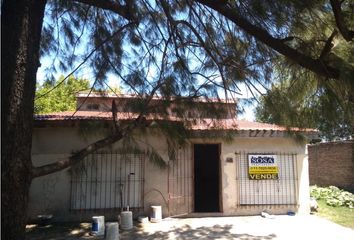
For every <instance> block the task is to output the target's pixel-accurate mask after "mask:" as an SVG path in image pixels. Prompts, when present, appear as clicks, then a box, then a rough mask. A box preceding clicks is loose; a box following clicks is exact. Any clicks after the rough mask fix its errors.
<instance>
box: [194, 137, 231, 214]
mask: <svg viewBox="0 0 354 240" xmlns="http://www.w3.org/2000/svg"><path fill="white" fill-rule="evenodd" d="M191 145H192V146H191V147H192V171H193V177H192V180H193V186H192V190H193V192H192V196H193V201H192V209H193V212H194V213H195V199H194V196H195V187H194V182H195V176H194V167H195V158H194V146H195V145H217V146H218V163H219V164H218V165H219V179H218V180H219V196H218V197H219V212H217V213H223V212H224V208H223V195H222V193H223V192H222V169H221V167H222V165H221V146H222V144H221V143H220V142H206V143H205V142H192V144H191Z"/></svg>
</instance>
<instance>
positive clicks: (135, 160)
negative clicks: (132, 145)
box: [70, 152, 145, 211]
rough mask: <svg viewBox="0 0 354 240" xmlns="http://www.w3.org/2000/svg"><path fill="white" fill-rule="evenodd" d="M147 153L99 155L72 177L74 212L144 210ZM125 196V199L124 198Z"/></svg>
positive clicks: (91, 157)
mask: <svg viewBox="0 0 354 240" xmlns="http://www.w3.org/2000/svg"><path fill="white" fill-rule="evenodd" d="M144 168H145V155H144V154H120V153H119V152H98V153H94V154H90V155H89V156H87V157H86V158H85V159H84V160H83V167H82V169H80V171H76V173H75V174H72V176H71V193H70V198H71V199H70V209H71V210H98V209H101V210H106V209H121V208H122V207H126V206H129V207H130V208H131V209H133V210H134V209H136V210H139V211H140V210H142V209H143V207H144V206H143V192H144ZM121 193H122V196H121Z"/></svg>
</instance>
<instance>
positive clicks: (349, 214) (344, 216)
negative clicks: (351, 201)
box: [315, 199, 354, 229]
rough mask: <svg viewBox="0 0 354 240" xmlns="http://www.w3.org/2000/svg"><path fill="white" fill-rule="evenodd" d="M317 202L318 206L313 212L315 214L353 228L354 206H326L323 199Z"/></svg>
mask: <svg viewBox="0 0 354 240" xmlns="http://www.w3.org/2000/svg"><path fill="white" fill-rule="evenodd" d="M317 202H318V206H319V209H318V212H317V213H315V214H316V215H317V216H320V217H323V218H326V219H328V220H330V221H332V222H335V223H338V224H340V225H342V226H344V227H348V228H351V229H354V208H348V207H332V206H328V205H327V204H326V201H325V200H323V199H321V200H317Z"/></svg>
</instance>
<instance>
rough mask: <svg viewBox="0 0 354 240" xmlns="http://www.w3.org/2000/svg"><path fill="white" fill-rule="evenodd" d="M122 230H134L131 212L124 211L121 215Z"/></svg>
mask: <svg viewBox="0 0 354 240" xmlns="http://www.w3.org/2000/svg"><path fill="white" fill-rule="evenodd" d="M120 228H121V229H123V230H129V229H132V228H133V213H132V212H131V211H124V212H121V213H120Z"/></svg>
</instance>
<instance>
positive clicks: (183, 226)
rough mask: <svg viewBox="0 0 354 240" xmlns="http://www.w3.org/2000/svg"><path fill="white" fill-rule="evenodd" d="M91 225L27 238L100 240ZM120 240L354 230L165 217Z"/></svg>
mask: <svg viewBox="0 0 354 240" xmlns="http://www.w3.org/2000/svg"><path fill="white" fill-rule="evenodd" d="M90 230H91V224H90V223H80V224H72V223H71V224H68V223H66V224H53V225H47V226H38V225H28V226H27V239H30V240H34V239H43V240H44V239H45V240H59V239H99V238H97V237H94V236H90ZM120 239H122V240H124V239H148V240H149V239H151V240H152V239H242V240H246V239H247V240H261V239H284V240H285V239H286V240H289V239H290V240H291V239H294V240H295V239H314V240H315V239H321V240H327V239H328V240H335V239H338V240H354V230H352V229H349V228H345V227H342V226H340V225H338V224H335V223H332V222H330V221H328V220H325V219H322V218H319V217H317V216H312V215H305V216H285V215H281V216H275V217H274V218H263V217H261V216H250V217H207V218H166V219H163V220H162V221H161V222H159V223H145V224H140V223H137V222H135V224H134V228H133V229H132V230H128V231H127V230H126V231H122V230H120Z"/></svg>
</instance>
